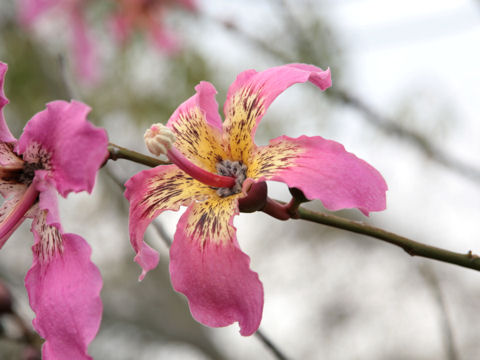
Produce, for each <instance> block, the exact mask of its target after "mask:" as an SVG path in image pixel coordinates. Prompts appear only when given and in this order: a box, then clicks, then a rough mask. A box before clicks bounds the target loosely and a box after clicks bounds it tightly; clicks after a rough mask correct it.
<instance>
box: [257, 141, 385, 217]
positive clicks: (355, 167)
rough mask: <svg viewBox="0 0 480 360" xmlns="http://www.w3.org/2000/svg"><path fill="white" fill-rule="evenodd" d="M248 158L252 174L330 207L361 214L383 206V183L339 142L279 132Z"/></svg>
mask: <svg viewBox="0 0 480 360" xmlns="http://www.w3.org/2000/svg"><path fill="white" fill-rule="evenodd" d="M253 159H254V160H252V162H253V163H255V162H256V163H258V169H259V170H258V172H257V173H256V174H252V175H253V176H254V177H255V178H261V177H264V178H265V179H267V180H275V181H281V182H284V183H286V184H287V185H288V186H289V187H296V188H299V189H300V190H302V191H303V193H304V194H305V196H306V197H307V198H308V199H319V200H321V201H322V203H323V205H324V206H325V207H326V208H327V209H329V210H332V211H336V210H340V209H347V208H358V209H359V210H360V211H362V212H363V213H364V214H365V215H368V212H369V211H380V210H384V209H385V207H386V191H387V184H386V183H385V180H384V179H383V177H382V175H380V173H379V172H378V171H377V170H375V168H373V167H372V166H371V165H369V164H368V163H367V162H365V161H363V160H361V159H359V158H357V157H356V156H355V155H353V154H351V153H349V152H347V151H345V148H344V147H343V145H341V144H339V143H337V142H335V141H331V140H325V139H323V138H322V137H320V136H314V137H308V136H301V137H299V138H297V139H292V138H290V137H288V136H280V137H278V138H276V139H273V140H271V141H270V144H269V145H268V146H265V147H258V148H257V149H256V151H255V153H254V155H253Z"/></svg>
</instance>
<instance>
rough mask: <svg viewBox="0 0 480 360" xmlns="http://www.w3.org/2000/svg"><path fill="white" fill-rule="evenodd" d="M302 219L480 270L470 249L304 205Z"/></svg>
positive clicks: (477, 260)
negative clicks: (449, 247)
mask: <svg viewBox="0 0 480 360" xmlns="http://www.w3.org/2000/svg"><path fill="white" fill-rule="evenodd" d="M298 215H299V218H300V219H303V220H307V221H311V222H315V223H317V224H323V225H327V226H331V227H335V228H338V229H343V230H347V231H351V232H354V233H357V234H362V235H367V236H371V237H374V238H376V239H379V240H382V241H385V242H388V243H390V244H393V245H396V246H399V247H401V248H402V249H403V250H405V251H406V252H407V253H408V254H409V255H411V256H421V257H424V258H428V259H434V260H438V261H443V262H447V263H450V264H455V265H459V266H463V267H466V268H470V269H474V270H479V271H480V257H478V256H477V255H475V254H473V253H472V252H471V251H469V252H468V253H467V254H461V253H456V252H453V251H448V250H444V249H440V248H437V247H435V246H430V245H425V244H422V243H419V242H416V241H413V240H411V239H408V238H406V237H403V236H400V235H397V234H394V233H391V232H389V231H385V230H383V229H380V228H377V227H374V226H371V225H367V224H365V223H362V222H358V221H352V220H347V219H344V218H341V217H338V216H335V215H327V214H321V213H318V212H315V211H312V210H308V209H305V208H303V207H300V208H298Z"/></svg>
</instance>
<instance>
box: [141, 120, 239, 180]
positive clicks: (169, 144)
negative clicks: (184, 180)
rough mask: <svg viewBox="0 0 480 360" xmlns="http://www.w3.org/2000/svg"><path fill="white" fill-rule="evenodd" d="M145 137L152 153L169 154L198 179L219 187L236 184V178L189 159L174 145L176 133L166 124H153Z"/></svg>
mask: <svg viewBox="0 0 480 360" xmlns="http://www.w3.org/2000/svg"><path fill="white" fill-rule="evenodd" d="M144 139H145V144H146V145H147V148H148V150H149V151H150V152H151V153H152V154H154V155H157V156H160V155H166V156H168V158H169V159H170V161H171V162H173V163H174V164H175V165H177V166H178V167H179V168H180V169H182V170H183V171H185V172H186V173H187V174H188V175H190V176H191V177H193V178H195V179H197V180H198V181H200V182H202V183H204V184H206V185H209V186H213V187H217V188H224V187H225V188H230V187H232V186H234V185H235V179H234V178H233V177H231V176H222V175H218V174H213V173H211V172H208V171H206V170H204V169H202V168H200V167H198V166H197V165H195V164H194V163H192V162H191V161H190V160H188V159H187V158H186V157H185V156H184V155H183V154H182V153H181V152H180V151H178V150H177V149H176V148H175V147H174V146H173V143H174V142H175V134H174V133H173V132H172V130H170V129H169V128H168V127H166V126H165V125H162V124H154V125H152V126H151V127H150V129H148V130H147V131H146V132H145V135H144Z"/></svg>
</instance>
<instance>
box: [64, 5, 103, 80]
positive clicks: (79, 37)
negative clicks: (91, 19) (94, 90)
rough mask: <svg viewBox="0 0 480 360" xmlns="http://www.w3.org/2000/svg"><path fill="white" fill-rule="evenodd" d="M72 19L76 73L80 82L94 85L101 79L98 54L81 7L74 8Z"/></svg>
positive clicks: (71, 14)
mask: <svg viewBox="0 0 480 360" xmlns="http://www.w3.org/2000/svg"><path fill="white" fill-rule="evenodd" d="M70 17H71V23H72V29H73V54H74V57H75V71H76V73H77V76H78V78H79V79H80V80H82V81H83V82H85V83H89V84H94V83H95V82H97V81H98V79H99V74H98V66H97V63H98V60H97V54H96V52H95V47H94V46H93V42H92V39H91V38H90V37H89V36H88V29H87V25H86V24H85V19H84V15H83V13H82V11H81V9H80V8H79V6H75V7H73V9H72V10H71V13H70Z"/></svg>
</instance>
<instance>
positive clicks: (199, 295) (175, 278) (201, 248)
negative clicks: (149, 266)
mask: <svg viewBox="0 0 480 360" xmlns="http://www.w3.org/2000/svg"><path fill="white" fill-rule="evenodd" d="M234 199H235V197H227V198H218V197H217V198H216V199H215V198H211V199H209V200H206V201H203V202H200V203H194V204H192V205H191V206H190V207H189V208H188V209H187V211H186V212H185V213H184V214H183V215H182V217H181V218H180V221H179V222H178V225H177V231H176V233H175V238H174V241H173V244H172V247H171V248H170V274H171V278H172V284H173V287H174V289H175V290H176V291H178V292H181V293H183V294H184V295H185V296H186V297H187V299H188V302H189V305H190V311H191V313H192V316H193V317H194V318H195V319H196V320H197V321H199V322H201V323H202V324H205V325H207V326H212V327H220V326H227V325H230V324H232V323H233V322H235V321H238V323H239V325H240V333H241V334H242V335H244V336H246V335H251V334H253V333H254V332H255V331H256V330H257V329H258V326H259V325H260V321H261V318H262V309H263V287H262V283H261V282H260V280H259V278H258V275H257V273H255V272H253V271H251V270H250V266H249V265H250V258H249V257H248V256H247V255H246V254H245V253H243V252H242V251H241V250H240V247H239V246H238V243H237V240H236V236H235V232H236V229H235V227H234V226H233V217H234V215H235V214H238V206H237V201H236V200H234Z"/></svg>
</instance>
